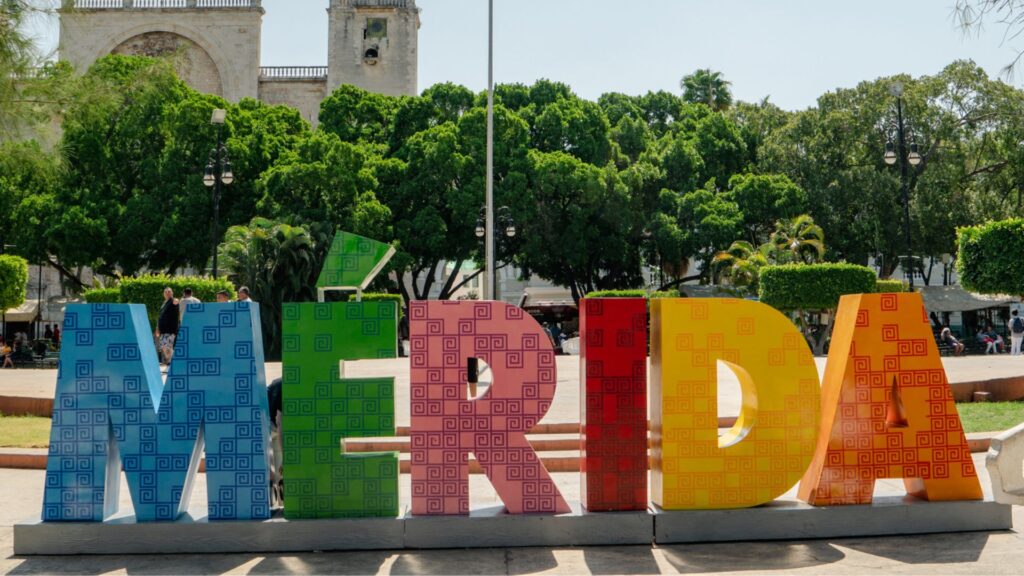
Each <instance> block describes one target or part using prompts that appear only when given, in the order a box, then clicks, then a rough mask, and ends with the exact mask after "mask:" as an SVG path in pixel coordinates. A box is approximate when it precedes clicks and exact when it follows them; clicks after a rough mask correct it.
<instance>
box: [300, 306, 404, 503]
mask: <svg viewBox="0 0 1024 576" xmlns="http://www.w3.org/2000/svg"><path fill="white" fill-rule="evenodd" d="M282 324H283V325H282V333H283V334H284V341H283V361H284V374H283V378H282V393H283V397H284V406H283V415H282V425H281V429H282V432H283V434H282V440H283V443H284V467H283V473H284V480H285V495H284V514H285V517H286V518H288V519H290V520H291V519H300V518H356V517H391V518H394V517H396V516H398V454H397V453H395V452H383V453H365V454H345V453H344V444H343V442H344V440H345V439H346V438H368V437H386V436H394V435H395V379H394V378H360V379H354V378H348V379H346V378H344V374H343V373H342V372H341V369H340V368H339V364H340V361H345V360H372V359H377V358H395V357H396V356H397V341H398V340H397V338H398V337H397V330H398V305H397V304H396V303H394V302H346V303H326V304H315V303H303V304H285V305H284V310H283V323H282Z"/></svg>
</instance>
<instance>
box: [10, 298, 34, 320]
mask: <svg viewBox="0 0 1024 576" xmlns="http://www.w3.org/2000/svg"><path fill="white" fill-rule="evenodd" d="M38 316H39V301H38V300H26V301H25V303H24V304H22V305H21V306H18V307H17V308H11V309H10V310H8V311H7V312H6V315H5V317H4V319H5V320H6V321H7V322H35V320H36V318H37V317H38Z"/></svg>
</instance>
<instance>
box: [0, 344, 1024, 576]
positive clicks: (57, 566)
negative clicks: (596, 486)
mask: <svg viewBox="0 0 1024 576" xmlns="http://www.w3.org/2000/svg"><path fill="white" fill-rule="evenodd" d="M944 362H945V364H946V368H947V371H948V373H949V379H950V381H951V382H968V381H978V380H985V379H1001V378H1009V377H1014V376H1021V375H1024V358H1010V357H1006V356H1003V357H969V358H948V359H944ZM558 364H559V390H558V396H557V397H556V400H555V404H554V406H553V407H552V410H551V412H550V413H549V414H548V416H547V418H545V422H549V423H563V422H578V421H579V402H578V394H579V362H578V359H577V358H574V357H560V358H559V359H558ZM823 365H824V359H820V360H819V370H821V369H822V368H823ZM280 370H281V366H280V364H268V366H267V372H268V378H275V377H277V376H279V375H280ZM346 375H347V376H350V377H356V376H370V375H375V376H380V375H392V376H395V377H396V379H397V381H398V382H397V383H398V385H397V386H396V389H397V395H398V397H397V399H396V400H397V406H398V410H399V412H398V414H397V421H398V425H400V426H403V425H407V424H408V421H409V409H408V378H409V375H408V362H407V361H406V360H389V361H371V362H357V363H349V364H347V365H346ZM722 377H723V382H722V384H723V385H722V393H721V395H720V397H721V406H720V413H721V414H722V415H730V414H735V413H736V412H737V411H738V407H739V394H738V386H736V385H735V381H734V379H733V378H731V375H729V374H723V375H722ZM55 381H56V372H55V371H53V370H19V371H0V395H17V396H30V397H46V396H52V394H53V389H54V383H55ZM974 458H975V463H976V465H977V469H978V471H979V474H980V475H981V482H982V486H983V487H984V488H985V491H986V494H988V493H989V492H990V486H989V479H988V475H987V473H986V471H985V466H984V454H975V455H974ZM43 476H44V474H43V472H42V471H27V470H0V486H2V487H3V490H4V492H5V494H6V496H5V497H4V498H3V506H0V573H5V574H53V573H61V574H63V573H73V574H108V573H110V574H207V573H213V574H220V573H240V574H279V573H329V574H378V573H379V574H545V573H559V574H658V573H670V574H671V573H683V574H697V573H712V574H732V573H759V574H760V573H786V574H866V573H869V572H876V571H880V572H881V573H886V574H936V573H938V574H1020V573H1021V572H1022V568H1021V566H1024V508H1015V509H1014V524H1015V526H1017V529H1016V530H1014V531H1008V532H995V533H968V534H947V535H934V536H912V537H884V538H856V539H831V540H810V541H789V542H776V543H771V542H769V543H728V544H701V545H674V546H627V547H599V548H554V549H552V548H525V549H504V548H498V549H487V550H448V551H397V552H386V551H385V552H348V553H308V554H273V555H247V554H221V555H185V556H96V557H73V558H60V557H15V556H13V551H12V550H13V529H12V526H13V525H14V524H15V523H17V522H19V521H22V520H25V519H27V518H29V517H31V516H33V515H36V514H38V513H39V510H40V508H41V506H42V491H43ZM553 476H554V478H555V481H556V482H557V483H558V485H559V488H560V489H561V490H562V492H563V494H564V495H565V496H566V498H567V499H570V500H574V499H578V498H579V475H578V474H572V473H564V474H554V475H553ZM205 480H206V479H205V476H204V475H199V477H198V480H197V486H196V490H195V494H194V497H193V502H192V505H193V508H198V509H203V508H204V506H205V502H206V496H205V489H206V486H205ZM400 490H401V492H400V496H401V499H402V502H403V506H405V505H407V504H408V502H409V477H408V476H407V475H403V476H402V482H401V489H400ZM470 492H471V496H470V498H471V503H472V506H473V507H474V508H476V507H484V506H491V505H496V504H497V503H498V500H497V496H496V495H495V493H494V490H493V489H492V488H491V487H490V485H489V484H488V483H487V480H486V478H485V477H484V476H478V475H474V476H471V479H470ZM121 493H122V507H125V508H130V505H131V504H130V500H128V496H127V494H128V491H127V488H126V487H124V488H122V491H121ZM902 493H903V487H902V483H901V482H892V481H883V482H879V483H878V485H877V487H876V494H879V495H883V494H885V495H891V494H902ZM789 496H790V497H791V496H792V493H791V494H790V495H789Z"/></svg>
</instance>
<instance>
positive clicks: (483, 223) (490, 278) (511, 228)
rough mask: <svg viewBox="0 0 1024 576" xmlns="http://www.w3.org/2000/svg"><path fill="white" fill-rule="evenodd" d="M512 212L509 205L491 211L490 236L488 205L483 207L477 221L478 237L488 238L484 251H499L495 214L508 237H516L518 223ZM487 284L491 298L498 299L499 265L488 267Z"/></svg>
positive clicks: (492, 252)
mask: <svg viewBox="0 0 1024 576" xmlns="http://www.w3.org/2000/svg"><path fill="white" fill-rule="evenodd" d="M511 212H512V211H511V210H510V209H509V207H508V206H501V207H500V208H498V209H497V210H494V211H492V212H491V219H490V223H491V229H490V230H491V232H492V235H491V236H489V237H488V235H487V231H488V227H487V224H488V222H487V220H488V219H487V207H486V206H484V208H483V210H482V211H481V214H480V219H479V220H477V222H476V237H477V238H484V237H487V238H488V240H487V246H486V247H485V248H484V252H485V253H486V252H487V250H488V249H490V251H491V254H494V253H496V252H497V248H498V246H497V244H496V243H495V237H494V235H493V231H494V227H493V223H494V217H495V215H496V216H497V220H498V224H499V226H500V227H503V228H504V229H505V236H506V237H508V238H515V236H516V223H515V220H513V219H512V214H511ZM492 262H493V261H492ZM486 284H489V285H490V287H491V298H490V300H497V299H498V270H497V266H493V265H492V266H489V267H488V268H487V274H486V276H485V285H486Z"/></svg>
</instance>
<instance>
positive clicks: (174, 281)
mask: <svg viewBox="0 0 1024 576" xmlns="http://www.w3.org/2000/svg"><path fill="white" fill-rule="evenodd" d="M167 287H170V288H171V289H172V290H174V296H175V297H176V298H180V297H181V293H182V291H183V290H185V288H191V289H192V293H193V295H194V296H195V297H196V298H199V299H200V300H202V301H203V302H215V301H216V300H217V292H220V291H221V290H227V291H228V292H231V293H232V294H234V291H235V286H234V284H232V283H231V282H229V281H227V280H225V279H223V278H218V279H216V280H214V279H213V278H209V277H206V276H168V275H166V274H154V275H151V276H143V277H141V278H125V279H124V280H122V281H121V303H123V304H145V305H146V312H148V313H149V321H150V322H151V323H152V324H153V325H154V326H155V325H156V319H157V316H158V315H159V314H160V306H162V305H163V303H164V288H167Z"/></svg>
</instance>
